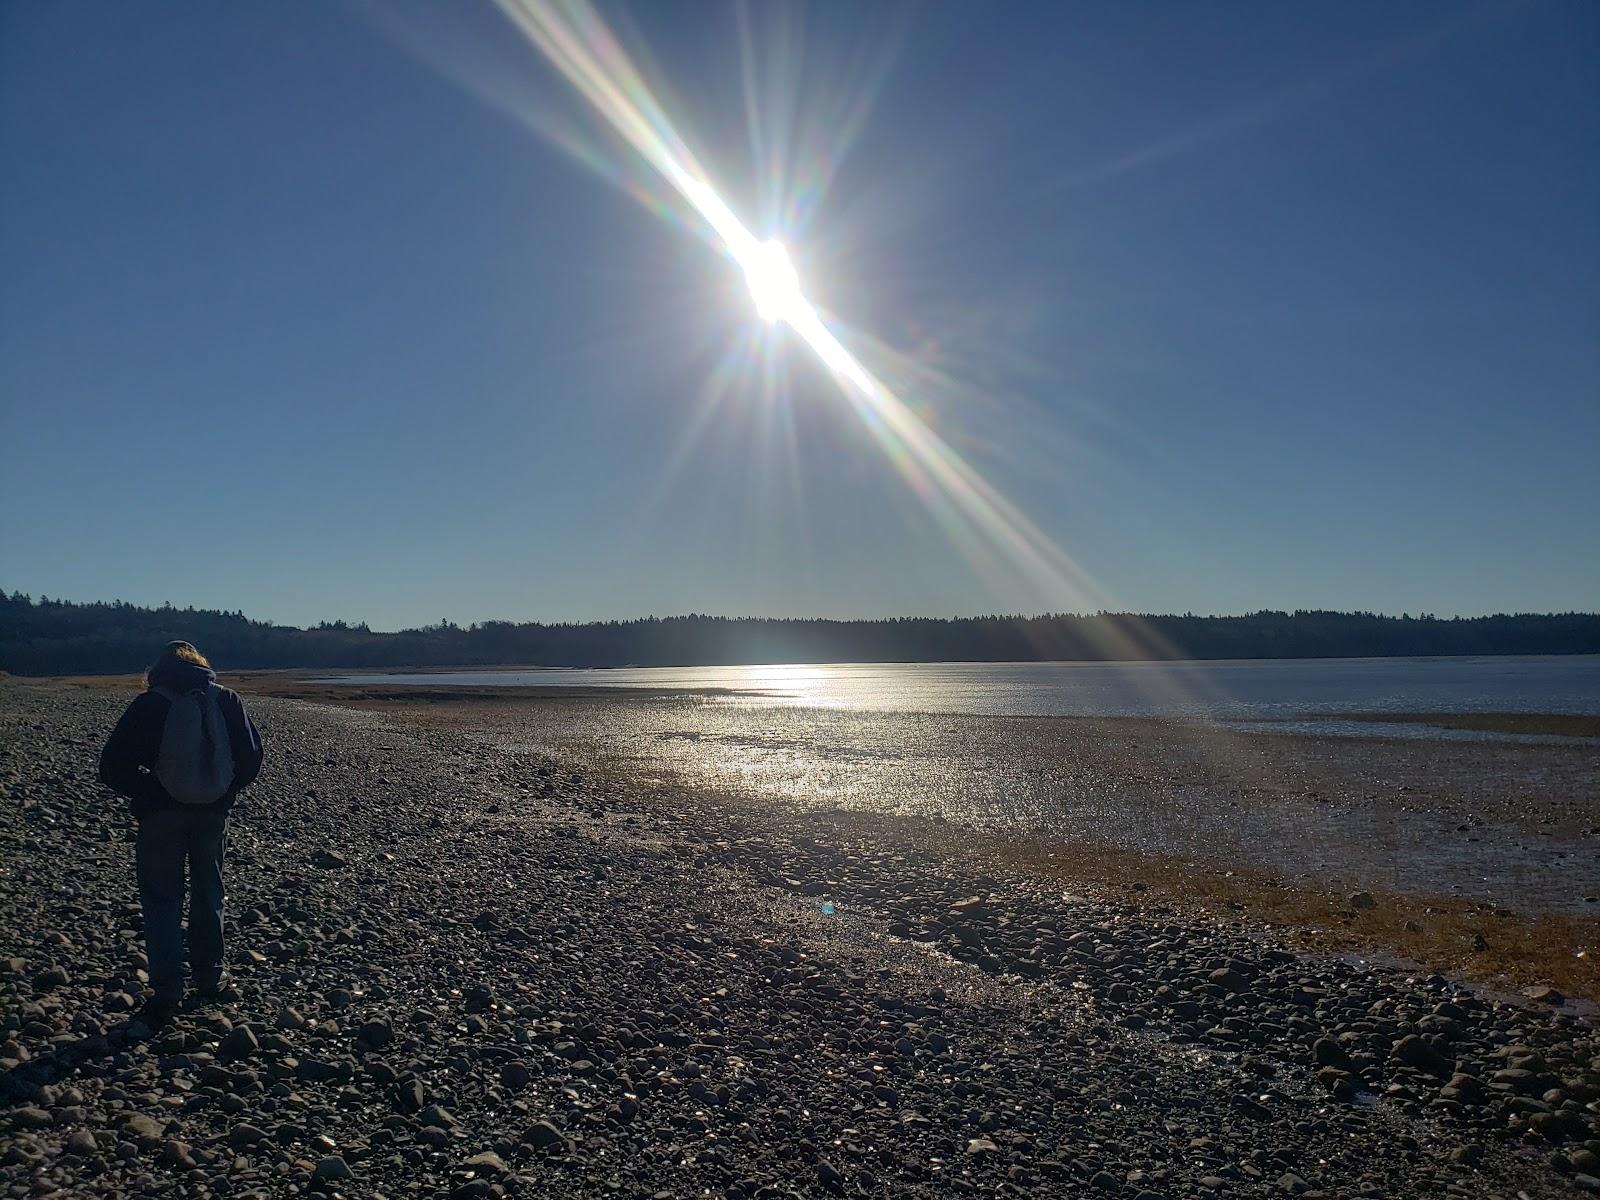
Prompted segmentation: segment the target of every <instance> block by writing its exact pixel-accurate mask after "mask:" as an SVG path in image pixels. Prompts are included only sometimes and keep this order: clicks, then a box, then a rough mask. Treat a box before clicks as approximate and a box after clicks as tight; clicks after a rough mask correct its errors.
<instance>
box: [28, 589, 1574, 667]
mask: <svg viewBox="0 0 1600 1200" xmlns="http://www.w3.org/2000/svg"><path fill="white" fill-rule="evenodd" d="M176 638H182V639H184V640H186V641H190V642H193V643H194V644H195V645H197V646H199V647H200V648H201V649H202V650H203V651H204V652H205V653H206V654H207V655H208V656H210V658H211V659H212V661H213V662H215V663H217V664H218V665H219V666H220V667H222V668H224V669H228V670H246V669H252V668H291V667H315V668H331V667H355V668H399V667H444V666H463V667H471V666H548V667H620V666H688V665H705V666H712V665H731V664H738V663H783V662H1039V661H1059V660H1074V659H1087V660H1109V659H1157V658H1348V657H1365V656H1375V657H1388V656H1407V655H1439V654H1596V653H1600V614H1596V613H1544V614H1541V613H1513V614H1498V615H1495V616H1485V617H1448V618H1440V617H1437V616H1434V615H1433V614H1430V613H1424V614H1421V615H1418V616H1412V615H1411V614H1409V613H1408V614H1402V615H1401V616H1398V617H1393V616H1384V615H1381V614H1378V613H1367V612H1349V613H1346V612H1321V611H1315V610H1298V611H1295V612H1277V611H1271V610H1264V611H1262V612H1254V613H1247V614H1244V615H1242V616H1223V617H1206V616H1195V615H1193V614H1189V613H1185V614H1183V615H1181V616H1177V615H1144V614H1135V613H1109V612H1098V613H1086V614H1080V613H1052V614H1047V615H1043V616H1032V617H1023V616H998V615H997V616H985V617H956V618H951V619H941V618H934V617H894V618H886V619H883V620H866V621H831V620H807V619H775V618H765V617H713V616H702V615H699V614H690V615H688V616H682V617H647V618H643V619H640V620H634V621H594V622H588V623H584V624H573V623H562V624H541V623H539V622H523V623H514V622H510V621H485V622H482V623H479V624H473V625H468V626H459V625H456V624H453V623H452V622H450V621H441V622H440V623H439V624H437V625H428V626H424V627H422V628H418V629H403V630H400V631H399V632H397V633H375V632H373V631H372V630H371V629H369V628H368V627H367V626H366V625H365V624H347V623H345V622H344V621H332V622H326V621H325V622H323V623H321V624H319V625H317V626H314V627H312V628H307V629H301V628H297V627H295V626H292V625H274V624H271V623H270V622H267V621H254V620H251V619H250V618H249V617H246V616H245V615H244V614H243V613H242V612H220V611H216V610H212V609H197V608H174V607H173V606H172V605H170V604H166V605H163V606H161V607H160V608H145V607H140V606H138V605H134V604H126V603H123V602H122V601H116V602H113V603H90V604H77V603H72V602H70V601H64V600H51V599H49V598H47V597H40V598H39V599H37V600H35V599H33V598H32V597H31V596H27V595H24V594H23V593H21V592H15V593H12V594H10V595H7V594H6V593H5V592H4V591H3V590H0V670H4V671H9V672H12V673H13V674H19V675H88V674H120V673H125V672H134V671H139V670H142V669H144V668H145V667H146V666H147V665H148V664H149V663H150V661H151V659H152V658H154V656H155V654H156V652H157V651H158V650H160V648H161V647H162V646H163V645H164V644H166V643H167V642H168V641H171V640H173V639H176Z"/></svg>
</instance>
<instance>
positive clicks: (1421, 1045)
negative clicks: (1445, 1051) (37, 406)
mask: <svg viewBox="0 0 1600 1200" xmlns="http://www.w3.org/2000/svg"><path fill="white" fill-rule="evenodd" d="M1390 1054H1391V1056H1392V1057H1393V1058H1394V1059H1395V1060H1396V1061H1397V1062H1402V1063H1405V1064H1406V1066H1408V1067H1415V1068H1416V1069H1417V1070H1419V1071H1425V1072H1427V1073H1428V1074H1429V1075H1438V1076H1441V1077H1442V1076H1448V1075H1450V1074H1451V1073H1452V1072H1453V1071H1454V1070H1455V1064H1454V1063H1453V1062H1452V1061H1451V1060H1450V1059H1448V1058H1446V1057H1445V1056H1444V1055H1442V1054H1440V1053H1439V1052H1438V1051H1437V1050H1435V1049H1434V1048H1433V1047H1432V1046H1431V1045H1429V1044H1428V1042H1427V1041H1426V1040H1425V1039H1423V1038H1420V1037H1418V1036H1417V1035H1416V1034H1414V1033H1412V1034H1407V1035H1406V1036H1405V1037H1403V1038H1401V1039H1400V1040H1399V1041H1398V1042H1396V1043H1395V1044H1394V1049H1393V1050H1392V1051H1390Z"/></svg>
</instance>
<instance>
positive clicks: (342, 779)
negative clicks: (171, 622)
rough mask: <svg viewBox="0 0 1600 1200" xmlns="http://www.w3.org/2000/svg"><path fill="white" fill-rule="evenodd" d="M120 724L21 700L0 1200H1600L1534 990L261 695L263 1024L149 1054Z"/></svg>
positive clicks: (245, 968) (47, 694) (1593, 1059)
mask: <svg viewBox="0 0 1600 1200" xmlns="http://www.w3.org/2000/svg"><path fill="white" fill-rule="evenodd" d="M127 699H128V693H127V692H126V691H119V690H117V689H115V688H111V687H88V686H75V685H70V684H62V683H52V682H24V681H20V680H0V803H3V808H0V845H3V847H4V850H3V865H4V874H3V877H0V878H3V887H0V927H3V928H4V929H5V931H6V934H5V939H4V944H3V945H0V995H3V996H4V1018H3V1019H4V1028H3V1030H0V1036H3V1038H4V1043H3V1045H0V1072H3V1074H0V1105H3V1107H0V1181H3V1186H4V1187H5V1189H6V1194H9V1195H14V1196H18V1197H21V1196H47V1195H62V1196H107V1197H110V1196H174V1197H179V1196H183V1197H188V1196H194V1197H200V1196H213V1195H215V1196H224V1195H225V1196H241V1197H273V1196H290V1195H305V1194H321V1195H330V1196H332V1195H344V1196H352V1197H354V1196H363V1197H365V1196H387V1197H398V1196H413V1195H414V1196H451V1197H482V1196H499V1195H520V1196H535V1197H539V1196H592V1195H617V1196H627V1197H632V1196H645V1197H663V1198H665V1197H683V1198H688V1197H702V1196H714V1197H729V1198H732V1200H754V1198H756V1197H763V1198H764V1197H784V1196H815V1195H834V1194H836V1195H862V1196H926V1197H936V1196H937V1197H944V1196H951V1195H996V1196H998V1195H1019V1196H1020V1195H1040V1196H1057V1195H1060V1196H1076V1195H1104V1196H1109V1197H1127V1198H1129V1200H1154V1198H1157V1197H1163V1198H1176V1197H1233V1196H1238V1197H1282V1196H1326V1197H1341V1198H1342V1197H1358V1196H1371V1197H1396V1198H1400V1197H1437V1196H1450V1195H1455V1196H1463V1197H1480V1196H1486V1197H1505V1198H1507V1200H1510V1198H1511V1197H1521V1196H1527V1197H1544V1196H1551V1197H1555V1196H1564V1195H1572V1194H1586V1193H1597V1192H1600V1037H1597V1033H1596V1029H1595V1026H1594V1024H1593V1021H1592V1016H1591V1014H1592V1011H1593V1010H1592V1007H1590V1006H1588V1005H1584V1004H1580V1003H1575V1002H1573V1001H1569V1000H1568V999H1567V998H1565V997H1563V996H1562V995H1561V994H1560V992H1559V991H1556V990H1554V989H1551V988H1529V989H1527V990H1528V992H1529V994H1527V995H1507V994H1504V993H1502V992H1500V991H1496V990H1490V989H1487V988H1485V987H1483V986H1480V985H1477V984H1474V983H1473V982H1471V981H1469V980H1467V979H1465V978H1460V977H1456V976H1454V975H1451V976H1446V975H1442V974H1433V973H1429V972H1428V971H1426V970H1422V969H1415V968H1408V967H1407V966H1406V965H1405V964H1403V963H1396V964H1393V965H1381V964H1379V963H1375V962H1374V961H1372V960H1371V959H1363V960H1355V959H1351V958H1349V957H1339V956H1334V955H1327V954H1317V953H1311V952H1307V951H1306V950H1305V949H1304V947H1303V945H1302V944H1301V943H1299V942H1297V941H1295V940H1294V939H1292V938H1290V937H1288V936H1286V935H1283V934H1282V933H1281V932H1280V931H1277V930H1275V929H1272V928H1269V927H1267V926H1265V925H1263V924H1262V923H1261V922H1259V921H1257V920H1254V919H1253V918H1252V916H1251V914H1250V913H1249V912H1248V911H1237V912H1235V911H1231V910H1230V909H1228V908H1227V907H1225V906H1224V907H1222V908H1221V910H1220V911H1217V912H1210V913H1201V912H1198V911H1196V910H1194V909H1192V908H1190V907H1186V906H1184V905H1182V904H1177V903H1168V902H1166V901H1165V900H1164V899H1163V898H1161V897H1159V896H1154V895H1143V894H1142V891H1141V890H1136V889H1132V888H1130V889H1128V890H1126V891H1125V892H1114V891H1111V890H1109V889H1105V888H1097V887H1087V888H1073V887H1068V886H1064V885H1063V881H1062V879H1061V878H1060V876H1059V873H1057V874H1050V873H1044V872H1040V871H1038V870H1031V869H1027V867H1026V866H1025V865H1023V864H1018V863H1008V862H1007V861H1005V860H1003V859H996V860H995V861H993V862H987V863H986V861H985V859H984V856H983V855H981V854H979V853H975V852H972V848H971V847H967V848H966V850H963V849H962V848H961V847H960V846H959V845H952V846H950V847H949V848H941V846H940V845H939V844H938V842H937V840H935V839H930V838H928V837H927V836H924V835H923V834H922V833H920V832H919V831H918V830H917V828H916V827H915V826H914V825H913V824H912V823H896V822H895V821H893V820H892V819H888V818H884V819H868V818H866V817H864V816H862V815H861V814H851V813H843V812H839V813H833V812H829V811H827V810H816V811H813V810H794V811H778V810H775V809H773V808H771V807H767V808H763V807H761V806H757V805H753V804H740V803H736V802H733V801H730V800H729V799H727V798H725V797H718V796H715V795H712V794H707V793H698V792H695V791H693V790H687V789H682V788H665V787H660V786H655V785H652V784H648V783H646V782H643V781H634V780H630V778H629V777H628V776H627V775H626V774H623V773H610V772H606V771H604V770H601V769H599V768H598V767H595V766H593V765H592V764H587V763H584V762H581V761H574V760H573V759H570V758H567V757H551V756H549V755H547V754H544V753H541V752H539V751H537V750H531V749H525V750H519V749H517V748H515V747H514V746H508V745H506V744H504V743H503V742H496V741H493V740H491V739H488V738H485V737H483V736H479V735H478V734H477V733H475V732H474V730H473V728H472V724H471V722H470V721H462V720H455V721H450V722H441V721H428V720H424V719H417V718H416V717H415V716H409V715H404V714H400V713H395V712H389V711H384V710H383V709H381V708H378V709H368V710H357V709H353V708H349V707H343V706H339V705H336V704H330V703H313V702H309V701H306V700H296V699H285V698H266V697H261V698H255V699H252V700H251V707H252V711H253V712H254V714H255V716H256V719H257V721H258V723H259V724H260V726H261V729H262V732H263V734H264V737H265V739H266V742H267V754H268V764H267V767H266V769H265V770H264V772H263V774H262V777H261V780H260V781H259V783H258V784H257V785H256V786H255V787H254V788H253V789H252V790H251V791H250V792H249V793H248V794H247V796H246V797H245V799H244V801H243V803H242V804H241V807H240V809H239V811H238V814H237V816H236V818H235V820H234V821H233V823H232V828H231V833H230V846H229V856H228V885H229V898H228V915H229V920H230V951H229V952H230V970H231V971H232V972H233V974H234V977H235V980H236V983H237V990H238V997H237V998H236V999H232V1000H229V1001H226V1002H222V1003H219V1004H215V1005H211V1006H207V1007H198V1008H194V1009H192V1010H190V1011H186V1012H185V1013H184V1014H183V1015H181V1016H180V1018H179V1019H178V1021H177V1023H176V1024H175V1025H174V1026H172V1027H170V1028H167V1029H162V1030H150V1029H147V1028H145V1027H144V1026H143V1025H141V1024H140V1023H139V1022H138V1021H137V1019H136V1018H135V1017H134V1016H133V1012H134V1010H135V1008H136V1006H137V1004H138V1003H139V1001H140V999H141V989H142V985H143V978H142V973H143V968H144V960H143V956H142V942H141V935H140V922H139V913H138V906H137V903H136V899H135V895H134V891H133V886H132V862H131V857H132V856H131V842H130V834H131V821H130V819H129V818H128V816H127V814H126V812H125V809H124V806H123V804H122V802H120V801H119V800H118V799H117V798H115V797H113V796H111V795H110V794H108V793H106V792H105V791H103V790H102V789H101V788H100V787H99V785H98V783H97V782H96V778H95V760H96V755H97V753H98V750H99V747H100V744H101V741H102V740H103V738H104V737H105V734H106V732H107V731H108V730H109V729H110V727H111V725H112V724H113V723H114V721H115V719H116V717H117V715H118V714H119V712H120V711H121V708H122V706H123V704H124V703H125V702H126V700H127ZM950 840H951V841H952V843H960V842H961V841H962V840H963V838H962V835H961V834H960V833H959V832H958V833H955V834H954V835H952V837H951V839H950ZM1141 888H1142V885H1141ZM1349 902H1350V904H1351V905H1352V906H1353V907H1355V908H1357V909H1360V908H1364V907H1365V906H1367V905H1368V904H1369V903H1371V904H1377V903H1379V901H1378V900H1376V899H1374V898H1373V897H1371V896H1369V895H1367V894H1365V893H1358V894H1356V895H1354V896H1351V897H1349ZM1241 907H1242V906H1241Z"/></svg>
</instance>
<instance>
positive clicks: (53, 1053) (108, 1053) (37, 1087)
mask: <svg viewBox="0 0 1600 1200" xmlns="http://www.w3.org/2000/svg"><path fill="white" fill-rule="evenodd" d="M162 1032H163V1030H162V1029H160V1028H151V1027H150V1026H149V1025H148V1024H146V1023H145V1022H144V1021H143V1020H141V1019H140V1018H139V1017H138V1016H137V1015H134V1016H132V1017H129V1018H128V1019H127V1020H125V1021H121V1022H119V1023H117V1024H115V1025H113V1026H111V1028H109V1029H107V1030H106V1031H105V1032H104V1033H91V1034H86V1035H84V1036H83V1037H80V1038H78V1039H77V1040H76V1041H72V1042H58V1043H56V1044H55V1045H54V1046H52V1047H51V1049H50V1050H49V1052H48V1053H45V1054H40V1055H38V1056H37V1057H35V1058H30V1059H29V1060H28V1061H27V1062H24V1063H18V1064H17V1065H16V1066H14V1067H12V1068H11V1069H10V1070H8V1071H4V1072H0V1105H3V1106H5V1107H8V1108H9V1107H11V1106H12V1105H15V1104H26V1103H28V1102H29V1101H33V1100H37V1099H38V1098H39V1094H40V1093H41V1092H42V1091H43V1090H44V1089H45V1088H47V1087H50V1086H52V1085H53V1084H57V1083H61V1082H63V1081H64V1080H66V1079H68V1078H70V1077H71V1076H72V1075H74V1074H76V1073H77V1072H78V1071H80V1070H81V1069H82V1068H83V1067H84V1065H85V1064H86V1063H93V1062H95V1061H97V1060H100V1059H105V1060H110V1059H112V1058H114V1057H116V1056H117V1055H118V1054H121V1053H122V1052H123V1051H124V1050H128V1049H131V1048H133V1047H134V1046H137V1045H139V1044H140V1043H141V1042H147V1041H150V1040H151V1039H152V1038H155V1037H157V1036H158V1035H160V1034H161V1033H162Z"/></svg>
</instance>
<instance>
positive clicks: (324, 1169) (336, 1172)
mask: <svg viewBox="0 0 1600 1200" xmlns="http://www.w3.org/2000/svg"><path fill="white" fill-rule="evenodd" d="M355 1177H356V1176H355V1172H354V1171H352V1170H351V1169H350V1164H349V1163H347V1162H345V1161H344V1159H343V1158H342V1157H340V1156H339V1155H337V1154H330V1155H328V1157H326V1158H324V1159H323V1160H322V1161H320V1162H319V1163H317V1165H316V1167H315V1168H314V1169H313V1170H312V1172H311V1178H313V1179H316V1180H318V1181H320V1182H322V1183H334V1182H337V1181H339V1180H345V1179H354V1178H355Z"/></svg>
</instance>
